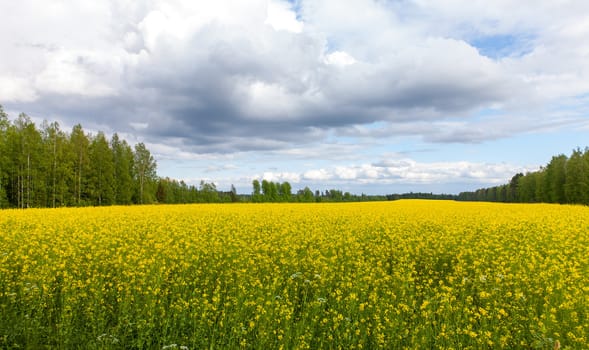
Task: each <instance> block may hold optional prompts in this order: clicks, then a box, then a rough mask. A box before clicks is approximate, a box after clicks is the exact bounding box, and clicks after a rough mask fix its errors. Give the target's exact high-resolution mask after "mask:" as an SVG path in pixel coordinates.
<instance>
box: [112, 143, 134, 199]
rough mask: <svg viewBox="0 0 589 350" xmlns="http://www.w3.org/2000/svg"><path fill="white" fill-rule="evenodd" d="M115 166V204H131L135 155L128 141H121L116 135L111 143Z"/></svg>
mask: <svg viewBox="0 0 589 350" xmlns="http://www.w3.org/2000/svg"><path fill="white" fill-rule="evenodd" d="M110 147H111V150H112V157H113V166H114V175H113V177H114V179H113V182H114V189H113V191H114V202H115V204H131V203H132V199H133V178H134V176H135V175H134V173H133V171H134V170H133V169H134V164H133V161H134V155H133V150H132V149H131V146H129V144H127V141H125V140H121V139H119V135H117V134H116V133H115V134H114V135H113V136H112V138H111V141H110Z"/></svg>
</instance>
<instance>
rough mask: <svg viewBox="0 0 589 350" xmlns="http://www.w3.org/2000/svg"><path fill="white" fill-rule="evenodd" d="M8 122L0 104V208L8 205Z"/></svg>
mask: <svg viewBox="0 0 589 350" xmlns="http://www.w3.org/2000/svg"><path fill="white" fill-rule="evenodd" d="M9 126H10V122H9V121H8V115H7V114H6V113H5V112H4V108H3V107H2V105H0V208H6V207H8V206H9V202H8V196H7V193H6V187H7V186H6V185H7V183H8V179H9V177H8V166H9V165H8V164H9V163H8V161H9V158H8V128H9Z"/></svg>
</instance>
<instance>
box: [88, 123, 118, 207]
mask: <svg viewBox="0 0 589 350" xmlns="http://www.w3.org/2000/svg"><path fill="white" fill-rule="evenodd" d="M90 164H91V166H90V171H91V176H90V179H89V192H90V194H91V200H92V201H93V203H94V204H96V205H110V204H113V203H114V188H115V183H114V182H115V180H114V175H115V165H114V160H113V152H112V150H111V149H110V146H109V144H108V141H107V140H106V137H105V136H104V133H102V132H99V133H98V134H97V135H96V136H95V137H94V138H93V139H92V144H91V145H90Z"/></svg>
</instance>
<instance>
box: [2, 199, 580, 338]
mask: <svg viewBox="0 0 589 350" xmlns="http://www.w3.org/2000/svg"><path fill="white" fill-rule="evenodd" d="M559 347H560V348H561V349H583V348H589V208H587V207H581V206H560V205H543V204H537V205H531V204H527V205H519V204H488V203H457V202H446V201H397V202H380V203H353V204H352V203H345V204H335V203H334V204H235V205H233V204H220V205H178V206H134V207H108V208H104V207H103V208H80V209H43V210H7V211H0V348H2V349H13V348H21V349H25V348H32V349H34V348H51V349H76V348H80V349H133V348H134V349H224V348H229V349H233V348H255V349H281V348H283V349H305V348H307V349H318V348H328V349H329V348H333V349H376V348H384V349H403V348H407V349H415V348H428V349H429V348H432V349H433V348H436V349H437V348H440V349H485V348H488V349H495V348H499V349H500V348H505V349H517V348H521V349H555V348H559Z"/></svg>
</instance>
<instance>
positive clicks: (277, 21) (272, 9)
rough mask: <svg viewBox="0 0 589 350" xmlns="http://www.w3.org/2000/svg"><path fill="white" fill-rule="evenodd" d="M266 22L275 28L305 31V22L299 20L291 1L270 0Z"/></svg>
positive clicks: (296, 31) (294, 31) (298, 31)
mask: <svg viewBox="0 0 589 350" xmlns="http://www.w3.org/2000/svg"><path fill="white" fill-rule="evenodd" d="M264 23H265V24H269V25H271V26H272V28H274V29H275V30H286V31H289V32H293V33H300V32H302V31H303V27H304V24H303V23H302V22H299V21H298V20H297V16H296V13H295V12H294V11H293V10H292V9H291V5H290V3H288V2H287V1H282V0H270V1H269V2H268V17H267V18H266V21H265V22H264Z"/></svg>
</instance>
